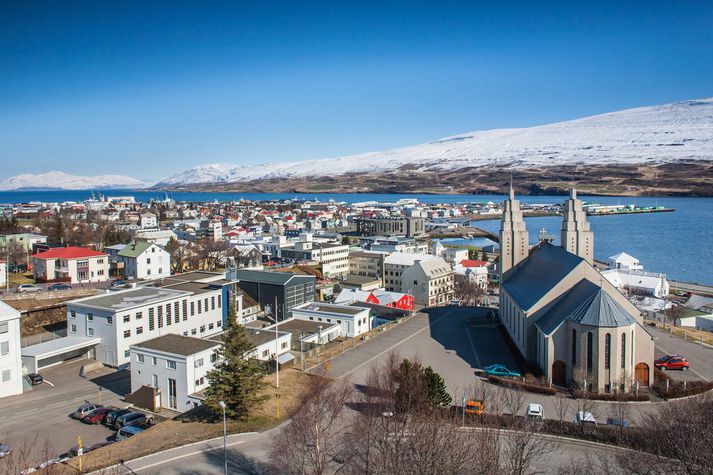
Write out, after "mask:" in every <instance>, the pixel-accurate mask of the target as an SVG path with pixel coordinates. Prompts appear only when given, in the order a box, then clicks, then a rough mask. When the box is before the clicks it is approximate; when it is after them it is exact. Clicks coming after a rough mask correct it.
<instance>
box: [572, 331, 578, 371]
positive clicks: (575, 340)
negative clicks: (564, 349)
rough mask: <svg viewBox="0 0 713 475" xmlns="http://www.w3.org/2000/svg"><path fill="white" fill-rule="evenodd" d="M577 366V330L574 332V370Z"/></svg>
mask: <svg viewBox="0 0 713 475" xmlns="http://www.w3.org/2000/svg"><path fill="white" fill-rule="evenodd" d="M575 366H577V330H572V368H574V367H575Z"/></svg>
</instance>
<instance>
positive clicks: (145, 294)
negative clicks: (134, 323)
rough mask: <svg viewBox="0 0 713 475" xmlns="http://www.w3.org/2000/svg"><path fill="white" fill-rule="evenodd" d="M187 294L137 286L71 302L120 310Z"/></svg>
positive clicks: (172, 290) (186, 293)
mask: <svg viewBox="0 0 713 475" xmlns="http://www.w3.org/2000/svg"><path fill="white" fill-rule="evenodd" d="M187 295H190V293H189V292H185V291H181V290H174V289H167V288H161V287H137V288H135V289H128V290H118V291H110V292H109V293H105V294H101V295H97V296H92V297H85V298H81V299H77V300H72V301H71V302H69V304H70V305H81V306H87V307H94V308H100V309H104V310H113V311H120V310H128V309H131V308H135V307H141V306H143V305H149V304H152V303H156V302H162V301H164V300H167V299H173V298H179V297H183V296H187Z"/></svg>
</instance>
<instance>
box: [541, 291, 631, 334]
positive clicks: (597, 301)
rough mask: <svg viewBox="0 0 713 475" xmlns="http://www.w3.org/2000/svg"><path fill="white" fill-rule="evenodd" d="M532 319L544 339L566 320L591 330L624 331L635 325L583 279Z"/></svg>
mask: <svg viewBox="0 0 713 475" xmlns="http://www.w3.org/2000/svg"><path fill="white" fill-rule="evenodd" d="M533 318H535V319H536V323H535V325H537V327H538V328H539V329H540V330H541V331H542V332H543V333H544V334H546V335H549V334H551V333H552V332H553V331H555V330H556V329H557V327H559V326H560V325H561V324H562V323H563V322H564V321H566V320H569V321H572V322H575V323H579V324H581V325H588V326H593V327H624V326H629V325H633V324H635V323H636V319H635V318H634V316H632V315H631V314H630V313H629V312H628V311H626V309H624V308H623V307H622V306H621V305H620V304H619V303H618V302H617V301H616V300H614V299H613V298H612V297H611V296H610V295H609V294H608V293H607V292H606V291H605V290H604V289H602V288H601V287H600V286H598V285H596V284H595V283H593V282H591V281H589V280H587V279H582V280H580V281H579V282H578V283H577V285H575V286H574V287H572V288H571V289H570V290H568V291H567V292H565V293H564V294H562V296H560V298H558V299H557V300H555V301H554V302H553V303H552V304H551V305H548V306H547V307H546V308H544V309H542V310H541V311H540V312H537V313H536V314H535V315H533Z"/></svg>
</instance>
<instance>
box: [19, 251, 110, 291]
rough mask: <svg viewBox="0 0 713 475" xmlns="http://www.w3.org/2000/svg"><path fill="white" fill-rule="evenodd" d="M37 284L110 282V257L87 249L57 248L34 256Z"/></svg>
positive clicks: (33, 263)
mask: <svg viewBox="0 0 713 475" xmlns="http://www.w3.org/2000/svg"><path fill="white" fill-rule="evenodd" d="M32 265H33V267H32V273H33V274H34V277H35V280H36V281H37V282H67V283H71V284H79V283H81V284H86V283H94V282H106V281H107V280H109V256H108V255H107V254H105V253H103V252H98V251H94V250H92V249H87V248H85V247H74V246H70V247H57V248H53V249H50V250H48V251H45V252H41V253H39V254H35V255H33V256H32Z"/></svg>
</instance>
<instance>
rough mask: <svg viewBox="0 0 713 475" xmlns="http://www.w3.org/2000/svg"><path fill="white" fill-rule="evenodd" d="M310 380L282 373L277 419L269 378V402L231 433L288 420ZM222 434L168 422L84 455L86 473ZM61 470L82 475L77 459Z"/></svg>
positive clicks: (232, 424)
mask: <svg viewBox="0 0 713 475" xmlns="http://www.w3.org/2000/svg"><path fill="white" fill-rule="evenodd" d="M310 377H312V376H310V375H308V374H305V373H303V372H301V371H299V370H297V369H292V368H290V369H286V370H281V371H280V389H279V393H280V414H279V417H277V413H276V412H277V411H276V409H277V406H276V397H275V394H277V392H278V390H277V388H276V387H275V375H274V374H271V375H268V376H265V382H266V383H267V384H268V386H267V387H266V388H265V391H264V392H265V395H266V396H268V398H267V400H266V401H265V402H264V403H263V404H262V405H261V406H260V407H259V408H257V409H256V410H255V412H254V414H253V415H251V416H250V417H249V418H247V419H246V420H244V421H240V422H236V421H229V422H228V432H229V433H241V432H251V431H263V430H266V429H269V428H270V427H274V426H276V425H278V424H279V423H280V422H282V421H283V420H285V419H287V417H288V416H289V414H290V413H291V412H292V411H294V410H295V409H296V406H297V403H298V401H299V397H300V394H301V392H302V388H303V387H304V385H305V381H306V380H307V378H310ZM221 435H223V424H222V423H221V422H217V423H207V422H181V421H179V420H176V419H173V420H167V421H164V422H161V423H159V424H157V425H155V426H153V427H151V428H149V429H147V430H146V431H144V432H142V433H141V434H138V435H136V436H134V437H132V438H130V439H127V440H125V441H122V442H117V443H115V444H112V445H110V446H108V447H104V448H102V449H98V450H96V451H93V452H90V453H88V454H86V455H84V456H83V461H82V463H83V470H84V471H85V472H89V471H92V470H97V469H100V468H102V467H107V466H111V465H114V464H116V463H117V462H118V461H119V460H122V459H123V460H130V459H135V458H138V457H141V456H144V455H148V454H151V453H155V452H159V451H161V450H166V449H170V448H173V447H178V446H181V445H186V444H190V443H192V442H198V441H201V440H206V439H211V438H214V437H219V436H221ZM61 467H62V470H61V471H60V472H59V473H62V474H77V473H80V472H79V461H78V459H76V458H75V459H72V460H71V461H69V462H68V463H67V465H63V466H61Z"/></svg>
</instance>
